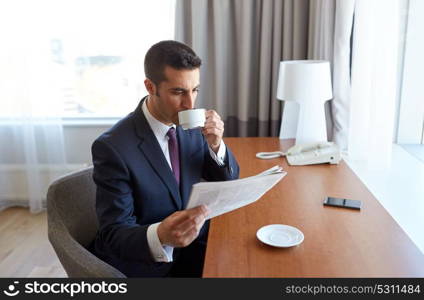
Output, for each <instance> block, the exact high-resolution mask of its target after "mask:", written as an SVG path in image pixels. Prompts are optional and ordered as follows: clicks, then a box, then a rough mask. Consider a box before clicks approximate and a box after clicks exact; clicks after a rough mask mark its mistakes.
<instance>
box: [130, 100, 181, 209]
mask: <svg viewBox="0 0 424 300" xmlns="http://www.w3.org/2000/svg"><path fill="white" fill-rule="evenodd" d="M143 102H144V100H142V101H140V104H139V105H138V107H137V109H136V110H135V111H134V121H135V127H136V132H137V135H138V137H139V138H140V143H139V145H138V147H139V148H140V150H141V152H142V153H143V154H144V156H145V157H146V159H147V161H148V162H149V163H150V165H151V166H152V168H153V169H154V170H155V172H156V173H157V174H158V176H159V177H160V178H161V180H162V181H163V183H164V184H165V185H166V186H167V188H168V189H169V191H170V192H171V195H172V199H173V201H174V204H175V205H176V207H177V208H178V209H179V210H180V209H183V205H182V201H181V196H180V192H179V187H178V185H177V181H176V180H175V177H174V174H173V173H172V170H171V168H170V167H169V164H168V162H167V161H166V158H165V155H164V154H163V151H162V149H161V148H160V146H159V143H158V141H157V139H156V136H155V135H154V133H153V131H152V129H151V128H150V126H149V123H148V122H147V120H146V117H145V116H144V114H143V111H142V108H141V106H142V104H143ZM180 153H181V150H180Z"/></svg>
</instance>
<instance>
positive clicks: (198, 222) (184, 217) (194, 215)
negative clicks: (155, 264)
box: [157, 205, 209, 247]
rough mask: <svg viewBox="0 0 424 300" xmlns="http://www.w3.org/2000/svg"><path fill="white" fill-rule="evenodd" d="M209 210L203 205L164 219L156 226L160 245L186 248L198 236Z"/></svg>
mask: <svg viewBox="0 0 424 300" xmlns="http://www.w3.org/2000/svg"><path fill="white" fill-rule="evenodd" d="M208 214H209V209H208V208H207V207H206V206H205V205H201V206H196V207H193V208H191V209H187V210H181V211H177V212H175V213H173V214H172V215H170V216H169V217H167V218H165V219H164V220H163V221H162V222H161V223H160V224H159V226H158V229H157V231H158V237H159V240H160V242H161V243H162V245H168V246H171V247H186V246H188V245H190V244H191V242H192V241H193V240H194V239H195V238H196V237H197V236H198V235H199V231H200V229H201V228H202V226H203V224H204V223H205V220H206V217H207V215H208Z"/></svg>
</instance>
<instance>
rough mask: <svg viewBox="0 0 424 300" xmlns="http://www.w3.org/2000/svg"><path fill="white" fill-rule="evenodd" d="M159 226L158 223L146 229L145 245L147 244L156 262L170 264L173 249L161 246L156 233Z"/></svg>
mask: <svg viewBox="0 0 424 300" xmlns="http://www.w3.org/2000/svg"><path fill="white" fill-rule="evenodd" d="M159 224H160V222H159V223H155V224H152V225H150V226H149V227H148V228H147V243H148V244H149V249H150V253H151V254H152V257H153V259H154V261H156V262H172V253H173V252H174V247H171V246H166V245H162V244H161V242H160V240H159V236H158V231H157V230H158V226H159Z"/></svg>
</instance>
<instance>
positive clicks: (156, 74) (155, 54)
mask: <svg viewBox="0 0 424 300" xmlns="http://www.w3.org/2000/svg"><path fill="white" fill-rule="evenodd" d="M201 64H202V60H201V59H200V58H199V57H198V56H197V55H196V53H194V51H193V50H192V49H191V48H190V47H189V46H187V45H185V44H183V43H180V42H177V41H161V42H159V43H157V44H154V45H153V46H152V47H150V49H149V51H147V53H146V57H145V58H144V74H145V75H146V77H147V78H149V79H150V80H151V81H153V83H155V84H156V85H159V83H160V82H162V81H164V80H166V77H165V74H164V70H165V67H166V66H170V67H172V68H174V69H177V70H193V69H197V68H199V67H200V65H201Z"/></svg>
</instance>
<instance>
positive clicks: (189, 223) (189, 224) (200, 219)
mask: <svg viewBox="0 0 424 300" xmlns="http://www.w3.org/2000/svg"><path fill="white" fill-rule="evenodd" d="M187 212H189V211H187ZM207 214H208V209H207V208H206V207H201V206H198V207H195V208H193V210H191V211H190V212H189V213H188V214H187V217H186V219H185V220H184V221H183V222H181V223H179V224H176V225H175V227H174V228H173V229H174V230H175V231H178V232H180V233H182V234H185V233H186V232H187V231H189V230H190V229H192V228H193V227H199V228H200V227H201V226H202V225H203V223H204V222H205V219H206V217H207Z"/></svg>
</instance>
